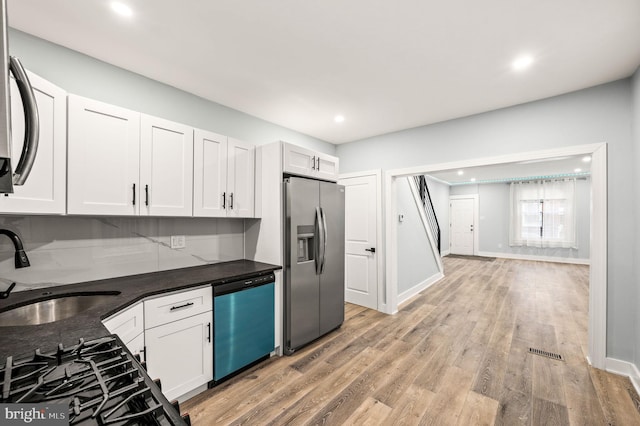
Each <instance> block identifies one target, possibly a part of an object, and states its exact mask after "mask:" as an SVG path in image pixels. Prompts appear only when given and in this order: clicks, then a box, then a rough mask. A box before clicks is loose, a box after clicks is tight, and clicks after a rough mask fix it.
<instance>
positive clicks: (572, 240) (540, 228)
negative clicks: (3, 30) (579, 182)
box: [509, 179, 577, 248]
mask: <svg viewBox="0 0 640 426" xmlns="http://www.w3.org/2000/svg"><path fill="white" fill-rule="evenodd" d="M575 188H576V182H575V179H567V180H551V181H549V180H547V181H536V182H512V183H511V185H510V195H511V197H510V210H511V211H510V219H511V220H510V222H511V223H510V227H509V245H511V246H526V247H563V248H577V245H576V201H575Z"/></svg>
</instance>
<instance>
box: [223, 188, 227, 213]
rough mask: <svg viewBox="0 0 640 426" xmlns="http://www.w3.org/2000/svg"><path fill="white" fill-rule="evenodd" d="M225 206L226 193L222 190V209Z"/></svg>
mask: <svg viewBox="0 0 640 426" xmlns="http://www.w3.org/2000/svg"><path fill="white" fill-rule="evenodd" d="M226 208H227V193H226V192H223V193H222V209H223V210H224V209H226Z"/></svg>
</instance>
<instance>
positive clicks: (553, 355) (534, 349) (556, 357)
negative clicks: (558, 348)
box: [529, 348, 564, 361]
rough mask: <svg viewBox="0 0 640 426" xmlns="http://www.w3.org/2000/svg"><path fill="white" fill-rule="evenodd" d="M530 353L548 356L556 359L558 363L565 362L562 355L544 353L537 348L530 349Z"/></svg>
mask: <svg viewBox="0 0 640 426" xmlns="http://www.w3.org/2000/svg"><path fill="white" fill-rule="evenodd" d="M529 353H532V354H534V355H540V356H546V357H547V358H551V359H555V360H556V361H564V358H562V355H560V354H554V353H553V352H547V351H542V350H540V349H536V348H529Z"/></svg>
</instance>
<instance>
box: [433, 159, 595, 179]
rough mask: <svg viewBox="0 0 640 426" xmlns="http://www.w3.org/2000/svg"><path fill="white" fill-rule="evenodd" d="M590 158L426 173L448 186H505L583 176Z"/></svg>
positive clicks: (494, 165) (589, 168)
mask: <svg viewBox="0 0 640 426" xmlns="http://www.w3.org/2000/svg"><path fill="white" fill-rule="evenodd" d="M587 158H588V159H589V161H588V162H585V161H584V159H587ZM590 158H591V157H590V156H584V155H576V156H570V157H556V158H550V159H545V160H536V161H520V162H516V163H505V164H493V165H488V166H478V167H468V168H466V169H461V170H458V169H456V170H444V171H440V172H433V173H429V176H432V177H434V178H436V179H439V180H441V181H443V182H445V183H448V184H449V185H464V184H474V183H495V182H508V181H514V180H526V179H532V178H543V177H544V178H553V177H567V176H586V175H589V174H590V172H591V161H590ZM576 169H580V171H576ZM460 171H462V174H459V173H458V172H460ZM471 179H475V181H471Z"/></svg>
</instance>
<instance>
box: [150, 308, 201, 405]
mask: <svg viewBox="0 0 640 426" xmlns="http://www.w3.org/2000/svg"><path fill="white" fill-rule="evenodd" d="M212 333H213V318H212V312H211V311H209V312H205V313H202V314H199V315H196V316H193V317H188V318H184V319H181V320H178V321H173V322H170V323H168V324H164V325H161V326H158V327H155V328H152V329H149V330H145V342H146V354H145V355H146V360H147V372H148V373H149V376H150V377H152V378H154V379H155V378H159V379H160V382H161V384H162V393H164V395H165V396H166V397H167V399H169V400H172V399H176V398H178V397H180V396H182V395H184V394H185V393H187V392H189V391H192V390H193V389H195V388H197V387H199V386H202V385H204V384H206V383H208V382H209V381H211V380H213V334H212Z"/></svg>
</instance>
